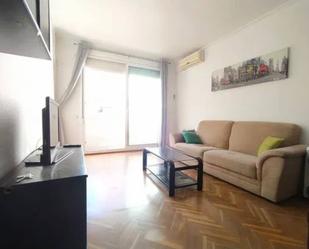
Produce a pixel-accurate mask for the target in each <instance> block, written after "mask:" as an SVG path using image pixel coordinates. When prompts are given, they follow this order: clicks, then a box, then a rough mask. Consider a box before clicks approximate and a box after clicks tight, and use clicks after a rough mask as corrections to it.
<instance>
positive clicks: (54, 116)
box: [46, 98, 59, 148]
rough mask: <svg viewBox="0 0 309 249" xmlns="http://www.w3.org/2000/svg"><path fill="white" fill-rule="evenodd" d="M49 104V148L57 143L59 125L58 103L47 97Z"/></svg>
mask: <svg viewBox="0 0 309 249" xmlns="http://www.w3.org/2000/svg"><path fill="white" fill-rule="evenodd" d="M47 101H48V103H46V104H48V105H49V125H50V127H49V134H50V144H49V146H50V147H51V148H55V147H56V146H57V145H58V143H59V127H58V125H59V124H58V115H59V113H58V104H57V103H56V102H55V101H53V100H52V99H50V98H48V100H47Z"/></svg>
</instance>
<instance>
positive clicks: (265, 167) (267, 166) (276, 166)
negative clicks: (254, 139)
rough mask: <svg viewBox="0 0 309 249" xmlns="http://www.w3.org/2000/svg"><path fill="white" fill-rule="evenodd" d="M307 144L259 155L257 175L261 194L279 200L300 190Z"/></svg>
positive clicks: (272, 199)
mask: <svg viewBox="0 0 309 249" xmlns="http://www.w3.org/2000/svg"><path fill="white" fill-rule="evenodd" d="M305 153H306V146H305V145H294V146H289V147H283V148H279V149H274V150H269V151H266V152H265V153H263V154H262V155H261V156H259V157H258V161H257V177H258V180H259V181H261V196H263V197H265V198H267V199H269V200H271V201H274V202H278V201H281V200H284V199H287V198H289V197H292V196H293V195H296V194H297V193H298V191H299V186H300V183H301V174H302V170H303V167H304V157H305Z"/></svg>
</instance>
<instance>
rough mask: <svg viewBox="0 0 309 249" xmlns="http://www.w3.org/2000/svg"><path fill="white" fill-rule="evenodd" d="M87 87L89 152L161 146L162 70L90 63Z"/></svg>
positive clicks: (106, 63)
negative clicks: (159, 144)
mask: <svg viewBox="0 0 309 249" xmlns="http://www.w3.org/2000/svg"><path fill="white" fill-rule="evenodd" d="M83 86H84V87H83V90H84V98H83V99H84V101H83V102H84V131H85V149H86V152H89V153H91V152H108V151H118V150H130V149H137V148H142V147H144V146H147V145H154V144H158V143H159V140H160V130H161V111H162V97H161V80H160V72H159V71H158V70H153V69H147V68H143V67H136V66H130V65H128V64H125V63H116V62H109V61H102V60H97V59H88V60H87V63H86V66H85V69H84V77H83Z"/></svg>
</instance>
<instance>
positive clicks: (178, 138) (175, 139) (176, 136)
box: [169, 132, 185, 147]
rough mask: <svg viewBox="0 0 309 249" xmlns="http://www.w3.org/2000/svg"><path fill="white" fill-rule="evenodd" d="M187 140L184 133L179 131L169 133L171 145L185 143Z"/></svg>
mask: <svg viewBox="0 0 309 249" xmlns="http://www.w3.org/2000/svg"><path fill="white" fill-rule="evenodd" d="M184 142H185V140H184V138H183V136H182V134H181V133H180V132H179V133H170V135H169V145H170V146H171V147H173V146H175V144H176V143H184Z"/></svg>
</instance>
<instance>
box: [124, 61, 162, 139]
mask: <svg viewBox="0 0 309 249" xmlns="http://www.w3.org/2000/svg"><path fill="white" fill-rule="evenodd" d="M128 72H129V74H128V96H129V99H128V100H129V123H128V125H129V141H128V143H129V145H142V144H158V143H159V139H160V131H161V113H162V97H161V92H162V90H161V80H160V72H159V71H155V70H150V69H144V68H138V67H129V71H128Z"/></svg>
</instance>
